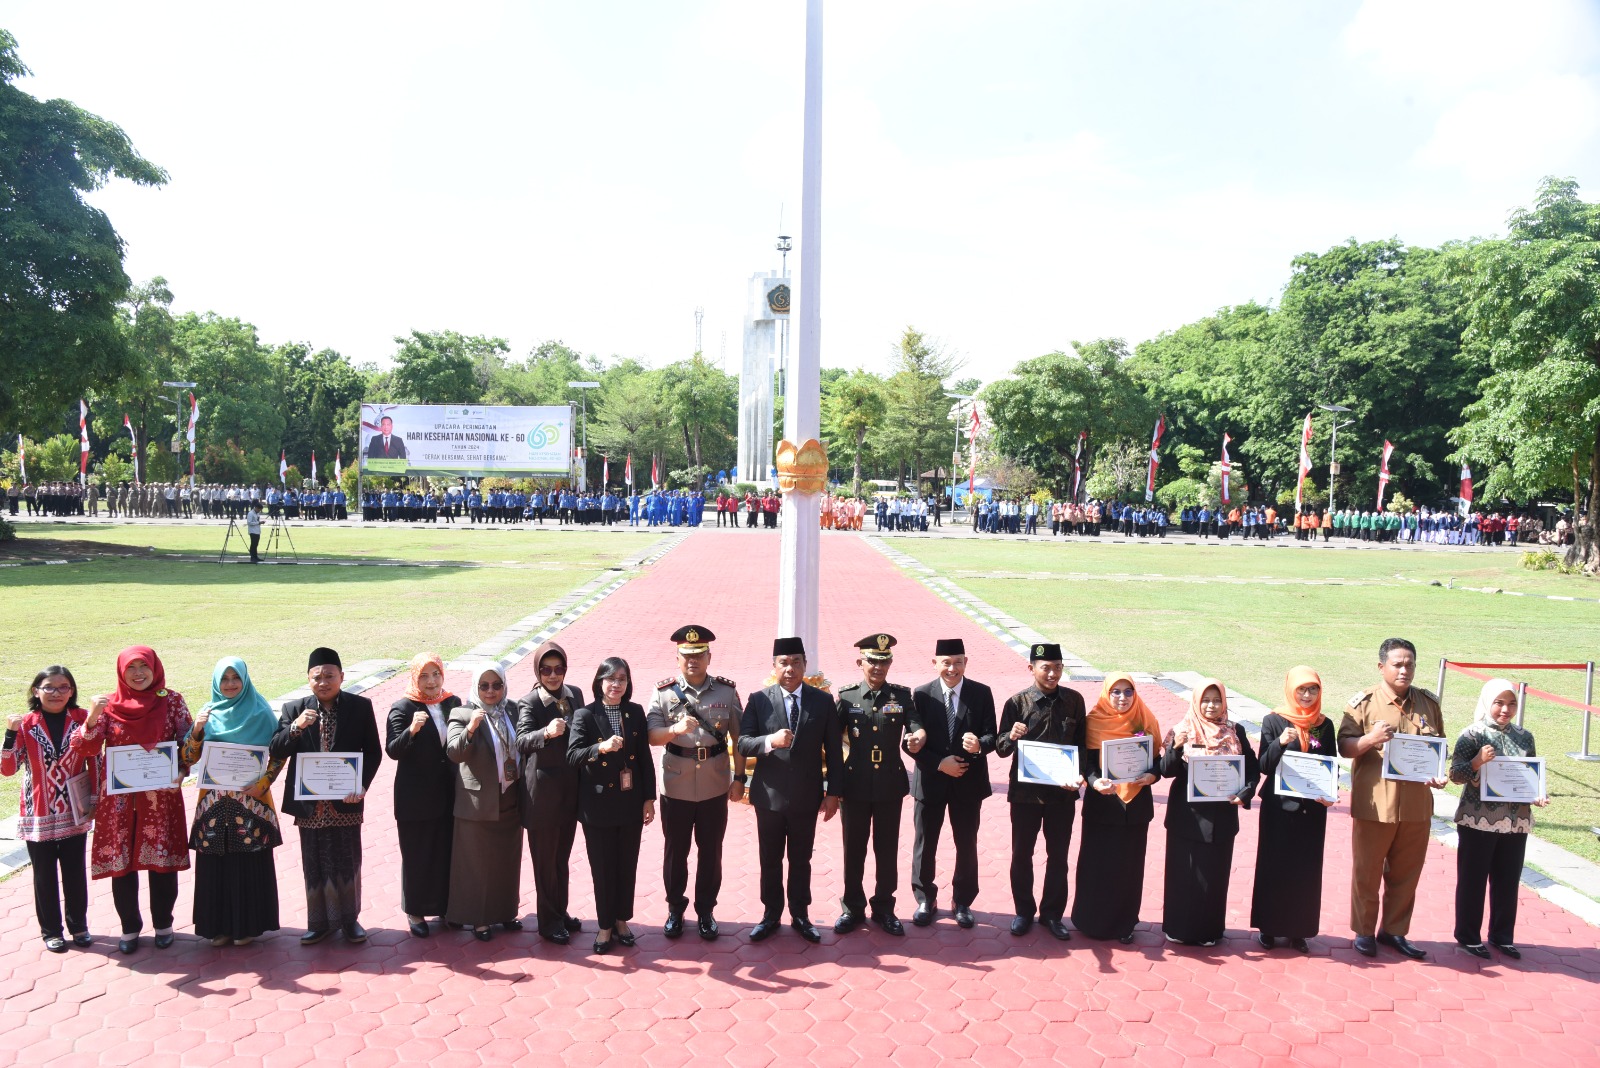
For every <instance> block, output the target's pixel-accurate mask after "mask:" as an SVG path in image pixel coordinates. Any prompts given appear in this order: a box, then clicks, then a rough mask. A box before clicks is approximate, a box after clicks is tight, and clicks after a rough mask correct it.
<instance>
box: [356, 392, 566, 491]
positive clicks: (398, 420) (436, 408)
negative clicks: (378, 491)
mask: <svg viewBox="0 0 1600 1068" xmlns="http://www.w3.org/2000/svg"><path fill="white" fill-rule="evenodd" d="M571 457H572V408H571V407H570V406H569V405H558V406H548V407H537V408H535V407H511V406H504V405H488V404H363V405H362V406H361V470H362V471H364V472H367V473H369V474H374V475H565V474H567V473H569V472H570V471H571V470H572V460H571Z"/></svg>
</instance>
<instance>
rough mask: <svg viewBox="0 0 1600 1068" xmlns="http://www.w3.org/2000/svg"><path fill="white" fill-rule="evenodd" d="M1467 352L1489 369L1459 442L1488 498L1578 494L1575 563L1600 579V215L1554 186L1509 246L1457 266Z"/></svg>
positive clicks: (1479, 249)
mask: <svg viewBox="0 0 1600 1068" xmlns="http://www.w3.org/2000/svg"><path fill="white" fill-rule="evenodd" d="M1459 263H1460V265H1461V267H1462V273H1463V275H1464V277H1465V284H1466V290H1467V295H1468V298H1469V303H1468V305H1467V330H1466V342H1467V345H1468V347H1469V348H1470V349H1471V350H1472V351H1473V352H1474V353H1475V354H1479V355H1480V356H1481V357H1482V358H1484V359H1485V360H1486V361H1487V364H1488V372H1489V373H1488V374H1487V375H1486V376H1485V377H1484V379H1483V381H1482V383H1481V387H1480V388H1481V394H1482V395H1481V397H1480V398H1479V399H1477V400H1476V401H1474V402H1473V403H1472V404H1471V405H1470V406H1468V408H1467V410H1466V419H1465V422H1464V423H1463V424H1462V425H1461V427H1460V428H1459V429H1458V430H1457V431H1456V433H1455V439H1456V441H1458V442H1459V443H1460V446H1461V453H1462V455H1464V456H1465V457H1466V458H1467V459H1469V460H1470V461H1472V462H1473V463H1474V470H1475V473H1477V474H1478V475H1479V477H1480V478H1481V479H1482V484H1483V488H1484V490H1485V491H1486V492H1487V494H1488V495H1489V496H1491V497H1493V496H1499V495H1500V494H1505V495H1507V496H1510V497H1514V498H1521V499H1527V498H1531V497H1534V496H1535V495H1537V494H1539V493H1542V492H1544V491H1546V490H1550V489H1553V488H1555V487H1557V486H1562V485H1566V486H1570V488H1571V492H1572V494H1573V498H1574V501H1575V502H1576V503H1578V504H1580V505H1581V506H1582V511H1581V512H1580V514H1579V517H1578V537H1577V540H1576V543H1575V544H1574V545H1573V547H1572V550H1571V552H1570V553H1569V555H1568V561H1569V562H1570V563H1573V564H1579V565H1582V566H1583V567H1584V569H1585V570H1587V571H1589V572H1591V573H1593V572H1595V571H1596V570H1600V539H1597V538H1596V529H1595V524H1594V517H1595V515H1596V509H1597V508H1600V205H1595V204H1589V203H1585V202H1584V201H1582V200H1580V199H1578V184H1577V182H1575V181H1573V180H1572V179H1570V178H1568V179H1557V178H1546V179H1545V180H1544V182H1543V183H1542V184H1541V185H1540V187H1539V190H1538V193H1537V195H1536V196H1535V198H1534V204H1533V207H1532V208H1529V209H1521V210H1518V211H1516V212H1514V213H1513V214H1512V216H1511V220H1510V232H1509V233H1508V234H1507V236H1506V237H1505V239H1504V240H1500V241H1486V242H1484V243H1482V244H1479V245H1477V246H1475V247H1473V248H1470V249H1464V250H1462V251H1461V252H1460V254H1459Z"/></svg>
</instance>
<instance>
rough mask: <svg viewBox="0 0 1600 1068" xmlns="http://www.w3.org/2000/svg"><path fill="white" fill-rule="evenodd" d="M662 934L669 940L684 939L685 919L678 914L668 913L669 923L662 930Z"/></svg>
mask: <svg viewBox="0 0 1600 1068" xmlns="http://www.w3.org/2000/svg"><path fill="white" fill-rule="evenodd" d="M661 933H662V934H664V935H666V936H667V937H668V938H682V937H683V917H682V916H681V915H679V914H678V913H676V912H669V913H667V922H666V924H665V925H664V926H663V927H662V928H661Z"/></svg>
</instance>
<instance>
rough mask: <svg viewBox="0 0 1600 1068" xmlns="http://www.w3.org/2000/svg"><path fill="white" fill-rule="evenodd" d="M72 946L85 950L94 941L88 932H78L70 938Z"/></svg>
mask: <svg viewBox="0 0 1600 1068" xmlns="http://www.w3.org/2000/svg"><path fill="white" fill-rule="evenodd" d="M72 944H73V945H75V946H83V947H85V948H87V947H89V946H92V945H94V939H93V938H92V937H90V935H89V932H88V931H79V932H78V933H77V934H75V935H73V936H72Z"/></svg>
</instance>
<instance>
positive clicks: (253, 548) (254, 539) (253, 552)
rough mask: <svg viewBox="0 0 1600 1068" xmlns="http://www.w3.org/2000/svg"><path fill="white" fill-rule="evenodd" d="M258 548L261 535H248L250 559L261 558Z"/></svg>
mask: <svg viewBox="0 0 1600 1068" xmlns="http://www.w3.org/2000/svg"><path fill="white" fill-rule="evenodd" d="M260 548H261V535H260V534H252V535H250V559H252V560H259V559H261V555H260V553H259V551H258V550H259V549H260Z"/></svg>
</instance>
